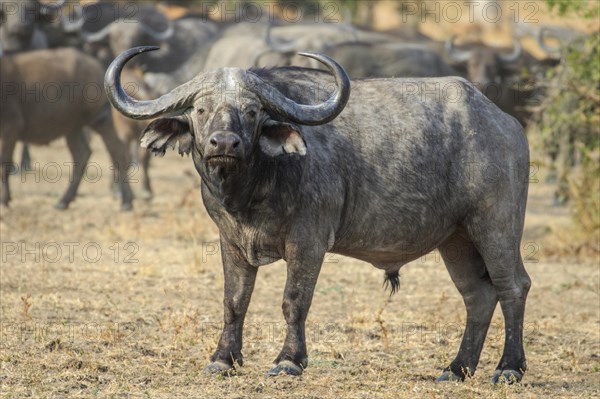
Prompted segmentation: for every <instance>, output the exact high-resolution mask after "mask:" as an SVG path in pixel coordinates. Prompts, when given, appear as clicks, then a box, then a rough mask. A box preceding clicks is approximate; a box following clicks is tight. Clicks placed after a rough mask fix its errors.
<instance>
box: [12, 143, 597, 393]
mask: <svg viewBox="0 0 600 399" xmlns="http://www.w3.org/2000/svg"><path fill="white" fill-rule="evenodd" d="M101 147H102V146H101V144H100V142H99V140H98V139H97V138H94V140H93V148H94V154H93V155H92V159H91V162H95V163H96V165H98V166H99V167H100V168H101V171H102V178H101V179H100V180H99V181H97V182H94V181H95V174H94V172H95V170H94V169H90V170H89V172H90V174H89V176H88V179H87V181H84V182H83V183H82V184H81V187H80V196H79V197H78V199H77V200H76V201H75V202H74V203H73V204H72V206H71V209H69V210H68V211H56V210H54V209H53V208H52V205H53V204H54V203H55V202H56V201H57V200H58V197H59V195H60V194H61V193H62V191H63V190H64V188H65V187H66V184H67V180H68V168H67V167H61V173H62V175H61V177H62V178H61V179H59V180H58V181H56V182H53V181H54V180H55V172H53V171H52V170H51V169H52V168H55V164H53V162H55V163H56V164H57V165H59V166H60V165H62V164H63V162H69V161H70V157H69V155H68V153H67V151H66V149H65V145H64V143H63V142H62V141H59V142H56V143H53V144H52V145H51V146H50V147H37V148H33V149H32V157H33V160H34V161H35V162H38V164H37V165H36V171H37V172H35V173H30V174H27V175H22V176H19V175H15V176H13V177H12V180H11V183H12V188H13V198H14V200H13V203H12V204H11V205H12V206H11V208H10V209H9V210H8V209H2V214H1V216H0V234H1V239H2V267H1V272H0V283H1V286H0V287H1V288H0V291H1V292H0V301H1V304H0V325H1V332H0V333H1V336H0V362H1V366H0V397H3V398H22V397H56V398H59V397H60V398H62V397H82V398H90V397H102V398H104V397H115V398H121V397H124V398H129V397H135V398H137V397H140V398H146V397H148V398H221V397H223V398H225V397H226V398H254V397H257V398H269V397H272V398H338V397H339V398H538V397H539V398H591V397H598V396H600V280H599V278H600V272H599V267H598V264H594V263H582V264H577V263H574V262H572V261H570V260H569V259H570V258H569V257H568V256H567V257H565V258H564V259H563V260H561V261H554V260H552V261H551V260H549V259H548V258H546V257H545V255H544V254H545V249H546V248H547V247H548V245H551V244H550V243H551V242H552V241H550V240H549V239H547V237H549V235H550V234H551V232H552V231H556V230H557V229H561V228H562V226H565V225H566V224H568V221H569V216H568V214H567V212H566V211H565V209H563V208H556V207H552V206H551V187H549V186H546V185H545V184H543V183H541V182H543V181H544V176H543V175H544V170H540V172H539V177H540V178H541V179H540V183H535V184H532V185H531V195H530V204H529V210H528V218H527V224H526V226H527V228H526V234H525V238H524V241H523V253H524V255H525V256H526V267H527V269H528V272H529V273H530V275H531V278H532V280H533V287H532V289H531V293H530V295H529V300H528V304H527V305H528V306H527V314H526V334H525V335H526V339H525V343H526V351H527V355H528V366H529V370H528V373H527V374H526V376H525V378H524V381H523V383H522V384H520V385H517V386H492V385H491V384H490V378H491V375H492V373H493V371H494V368H495V366H496V363H497V361H498V360H499V358H500V355H501V351H502V346H503V328H502V317H501V314H500V311H499V308H498V309H497V312H496V314H495V317H494V322H493V325H492V327H491V328H490V332H489V334H488V340H487V341H486V346H485V348H484V352H483V355H482V359H481V362H480V365H479V369H478V371H477V374H476V375H475V377H474V378H472V379H469V380H468V381H467V382H465V383H462V384H460V383H445V384H438V383H435V382H434V379H435V377H436V376H437V375H439V373H440V370H441V369H442V368H443V367H444V366H446V365H447V364H448V362H449V361H450V360H451V359H452V358H453V356H454V354H455V353H456V350H457V349H458V345H459V343H460V337H461V334H462V329H463V323H464V321H465V311H464V307H463V304H462V300H461V298H460V296H459V294H458V292H457V291H456V289H455V288H454V286H453V284H452V282H451V281H450V278H449V276H448V274H447V272H446V270H445V267H444V265H443V263H442V262H441V261H440V259H439V255H436V254H435V253H431V254H429V255H427V256H424V257H423V258H422V259H420V260H418V261H415V262H412V263H411V264H409V265H407V266H405V267H404V268H403V269H402V271H401V288H400V291H399V292H398V293H397V294H395V295H394V296H392V297H390V296H389V294H388V293H387V292H385V291H384V290H383V288H382V282H383V275H382V272H381V271H379V270H377V269H375V268H373V267H372V266H370V265H368V264H365V263H362V262H359V261H356V260H353V259H349V258H344V257H341V256H337V255H332V256H329V257H328V258H327V260H326V263H325V265H324V267H323V270H322V273H321V277H320V279H319V282H318V285H317V289H316V293H315V297H314V301H313V306H312V309H311V312H310V315H309V320H308V345H309V357H310V359H309V368H308V369H307V370H306V372H305V373H304V375H303V376H302V377H299V378H295V377H287V376H280V377H276V378H268V377H267V376H266V371H267V369H268V368H269V366H270V365H271V362H272V361H273V359H274V358H275V356H276V355H277V353H278V351H279V349H280V346H281V345H282V342H283V334H284V331H285V322H284V320H283V316H282V315H281V310H280V309H281V306H280V303H281V298H282V290H283V286H284V280H285V268H283V267H282V264H281V263H277V264H275V265H272V266H267V267H264V268H262V269H261V271H260V273H259V277H258V280H257V283H256V289H255V292H254V296H253V299H252V303H251V305H250V310H249V312H248V316H247V320H246V337H245V346H244V355H245V361H246V363H245V365H244V367H243V368H241V370H240V372H239V375H237V376H235V377H231V378H223V377H214V376H206V375H203V374H202V373H201V371H202V368H203V367H204V365H205V364H206V363H207V360H208V357H209V356H210V354H211V353H212V351H213V350H214V348H215V346H216V342H217V339H218V332H219V326H220V323H221V319H222V284H223V276H222V271H221V267H220V256H219V254H218V253H217V252H216V251H217V246H216V243H217V236H218V235H217V228H216V227H215V225H214V224H213V223H212V221H211V220H210V219H209V218H208V216H207V215H206V212H205V210H204V208H203V206H202V203H201V200H200V198H199V195H198V185H199V178H198V177H197V176H196V174H195V172H194V169H193V165H192V162H191V160H190V159H180V158H179V157H177V156H176V155H175V154H169V155H167V156H166V157H165V158H164V159H154V160H153V161H155V162H154V163H153V166H152V171H151V175H152V178H153V183H154V187H155V191H156V197H155V199H154V200H153V201H152V202H143V201H136V203H135V209H134V211H133V212H129V213H123V212H119V211H118V209H119V203H118V201H117V200H116V199H114V198H113V197H112V196H111V194H110V192H109V190H108V186H109V180H110V173H111V171H110V169H109V167H108V165H109V164H108V159H107V156H106V153H105V151H104V149H103V148H101ZM137 176H139V173H134V175H133V178H136V177H137ZM21 180H23V181H21ZM36 180H37V181H36Z"/></svg>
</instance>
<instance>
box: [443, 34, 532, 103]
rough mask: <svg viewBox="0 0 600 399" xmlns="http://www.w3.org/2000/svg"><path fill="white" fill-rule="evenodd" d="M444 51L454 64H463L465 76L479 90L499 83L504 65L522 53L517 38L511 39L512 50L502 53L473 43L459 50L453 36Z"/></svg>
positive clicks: (513, 60)
mask: <svg viewBox="0 0 600 399" xmlns="http://www.w3.org/2000/svg"><path fill="white" fill-rule="evenodd" d="M445 49H446V53H447V54H448V57H449V58H450V59H451V61H452V63H454V64H455V65H456V66H460V65H463V66H464V68H465V69H466V77H467V78H468V79H469V80H470V81H471V82H472V83H474V84H475V85H476V86H477V87H478V88H479V89H480V90H482V91H483V90H484V89H485V88H486V87H487V86H488V85H490V84H493V83H499V82H498V79H501V78H502V77H503V75H504V70H505V69H506V67H507V66H508V65H510V64H512V63H514V62H516V61H517V60H518V59H519V58H520V57H521V55H522V54H523V48H522V47H521V44H520V43H519V41H518V40H513V51H512V52H511V53H510V54H504V53H501V52H499V51H498V49H495V48H493V47H488V46H485V45H483V44H473V45H472V46H470V48H469V49H468V50H459V49H457V48H456V47H455V46H454V37H451V38H449V39H448V40H447V41H446V44H445Z"/></svg>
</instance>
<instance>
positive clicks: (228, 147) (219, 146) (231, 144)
mask: <svg viewBox="0 0 600 399" xmlns="http://www.w3.org/2000/svg"><path fill="white" fill-rule="evenodd" d="M208 141H209V143H210V145H211V146H212V147H213V149H214V150H216V152H217V153H223V154H231V153H233V152H234V151H233V150H234V149H235V148H237V147H238V146H239V145H240V142H241V140H240V138H239V136H238V135H237V134H235V133H232V132H215V133H213V134H211V135H210V138H209V140H208Z"/></svg>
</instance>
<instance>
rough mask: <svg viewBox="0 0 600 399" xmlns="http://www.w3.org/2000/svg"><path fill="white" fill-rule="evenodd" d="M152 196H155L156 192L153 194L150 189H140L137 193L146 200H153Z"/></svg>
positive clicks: (138, 196)
mask: <svg viewBox="0 0 600 399" xmlns="http://www.w3.org/2000/svg"><path fill="white" fill-rule="evenodd" d="M152 197H154V194H152V192H151V191H148V190H140V192H139V193H137V198H139V199H141V200H144V201H148V200H151V199H152Z"/></svg>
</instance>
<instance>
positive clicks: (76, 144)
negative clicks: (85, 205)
mask: <svg viewBox="0 0 600 399" xmlns="http://www.w3.org/2000/svg"><path fill="white" fill-rule="evenodd" d="M66 139H67V147H68V148H69V152H70V153H71V157H72V158H73V163H74V165H73V176H70V177H71V179H70V181H69V187H67V191H65V193H64V194H63V196H62V198H61V199H60V201H58V202H57V203H56V205H54V207H55V208H56V209H67V208H68V207H69V204H70V203H71V201H73V199H75V196H76V195H77V189H78V188H79V183H81V179H82V177H83V173H84V171H85V167H86V165H87V163H88V160H89V159H90V155H92V151H91V150H90V146H89V145H88V142H87V140H86V139H85V136H84V135H83V133H82V132H75V133H71V134H69V135H68V136H67V137H66Z"/></svg>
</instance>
